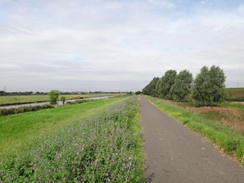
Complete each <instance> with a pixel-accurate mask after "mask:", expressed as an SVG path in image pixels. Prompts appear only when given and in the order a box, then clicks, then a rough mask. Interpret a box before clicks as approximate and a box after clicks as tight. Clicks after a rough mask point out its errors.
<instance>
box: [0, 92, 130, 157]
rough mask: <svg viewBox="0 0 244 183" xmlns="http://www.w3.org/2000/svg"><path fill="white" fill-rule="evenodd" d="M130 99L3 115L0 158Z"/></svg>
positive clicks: (0, 134) (0, 125)
mask: <svg viewBox="0 0 244 183" xmlns="http://www.w3.org/2000/svg"><path fill="white" fill-rule="evenodd" d="M127 97H128V96H123V97H113V98H109V99H105V100H97V101H91V102H86V103H81V104H77V105H64V106H61V107H59V108H53V109H45V110H40V111H36V112H27V113H20V114H14V115H9V116H3V117H1V118H0V131H1V133H0V155H1V154H3V153H6V154H9V153H10V152H11V151H14V150H15V149H18V147H21V146H23V145H24V144H31V143H36V142H35V141H36V140H37V139H38V137H39V136H40V135H41V134H43V133H51V132H53V131H56V130H58V129H59V128H61V127H63V126H66V125H69V124H71V123H73V122H74V121H76V120H80V119H82V118H84V117H87V116H89V115H92V114H94V113H96V112H98V111H100V110H102V109H103V108H106V107H108V106H110V105H112V104H115V103H117V102H119V101H121V100H123V99H125V98H127Z"/></svg>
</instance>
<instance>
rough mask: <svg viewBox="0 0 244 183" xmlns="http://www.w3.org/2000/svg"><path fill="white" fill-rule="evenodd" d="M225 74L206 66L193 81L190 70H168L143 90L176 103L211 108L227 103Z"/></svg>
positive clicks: (214, 67)
mask: <svg viewBox="0 0 244 183" xmlns="http://www.w3.org/2000/svg"><path fill="white" fill-rule="evenodd" d="M225 78H226V77H225V74H224V71H223V70H222V69H221V68H219V67H217V66H214V65H213V66H212V67H211V68H208V67H207V66H204V67H202V68H201V71H200V73H199V74H198V75H197V76H196V78H195V79H193V76H192V74H191V73H190V72H189V71H188V70H183V71H180V72H179V73H178V74H177V72H176V71H175V70H168V71H166V72H165V74H164V75H163V76H162V77H161V78H160V77H154V78H153V79H152V81H151V82H150V83H149V84H148V85H147V86H146V87H144V88H143V90H142V93H143V94H144V95H150V96H153V97H158V98H163V99H167V100H174V101H186V100H192V101H193V103H194V105H196V106H210V105H213V104H214V103H220V102H224V101H225Z"/></svg>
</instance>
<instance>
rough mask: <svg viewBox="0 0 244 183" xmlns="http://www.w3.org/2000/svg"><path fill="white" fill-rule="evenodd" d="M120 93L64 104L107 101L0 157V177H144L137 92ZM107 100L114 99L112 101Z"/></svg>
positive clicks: (104, 179) (140, 179)
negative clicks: (26, 145) (33, 141)
mask: <svg viewBox="0 0 244 183" xmlns="http://www.w3.org/2000/svg"><path fill="white" fill-rule="evenodd" d="M123 98H125V97H123ZM121 99H122V98H120V99H117V100H116V99H115V98H113V99H107V100H103V101H93V102H88V103H84V104H79V105H76V106H67V107H77V106H79V107H78V108H82V105H85V107H86V109H87V107H88V106H89V105H91V104H92V105H93V106H97V105H98V103H100V105H102V104H101V103H104V102H105V103H106V104H107V106H108V105H109V106H110V107H109V108H107V109H106V110H103V111H102V112H101V107H100V113H98V112H96V115H93V116H92V117H91V116H89V118H86V119H84V118H83V120H78V121H77V122H73V123H69V124H70V125H68V126H65V127H62V128H60V129H59V130H56V131H55V132H52V133H51V134H49V135H45V136H44V137H42V140H41V141H40V142H39V143H37V144H35V145H33V146H29V147H26V149H22V150H20V151H19V152H15V153H14V154H12V155H8V156H7V157H6V158H4V159H3V160H2V161H0V163H1V166H0V167H1V168H0V181H3V182H15V181H17V182H110V181H111V182H145V180H144V178H143V146H142V133H141V125H140V112H139V102H138V99H137V98H136V97H130V98H129V99H127V100H121ZM109 100H110V102H109ZM118 101H120V102H118ZM121 101H122V102H121ZM116 102H117V103H116ZM111 103H116V104H115V105H113V106H112V107H111ZM105 106H106V105H104V104H103V106H102V108H104V107H105ZM97 107H98V106H97ZM63 109H65V111H67V110H68V109H67V108H66V107H63V108H58V109H51V110H53V111H55V110H60V111H56V114H60V115H61V114H62V113H63V111H62V110H63ZM90 110H92V111H93V109H90ZM90 110H89V111H90ZM80 111H81V113H82V110H80ZM39 112H43V111H39ZM47 112H48V111H46V113H47ZM76 112H77V111H76ZM33 113H37V112H33ZM65 113H66V112H65ZM89 113H91V112H89ZM22 115H23V114H22ZM43 115H44V114H43ZM46 115H47V114H46ZM49 115H50V114H49ZM49 115H47V116H49ZM47 120H49V123H50V122H52V120H50V119H47Z"/></svg>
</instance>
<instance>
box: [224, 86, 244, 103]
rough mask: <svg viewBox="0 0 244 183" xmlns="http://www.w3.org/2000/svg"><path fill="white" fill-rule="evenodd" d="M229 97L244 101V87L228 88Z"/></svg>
mask: <svg viewBox="0 0 244 183" xmlns="http://www.w3.org/2000/svg"><path fill="white" fill-rule="evenodd" d="M226 93H227V99H228V100H231V101H243V102H244V88H226Z"/></svg>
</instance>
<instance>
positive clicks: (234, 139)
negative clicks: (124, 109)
mask: <svg viewBox="0 0 244 183" xmlns="http://www.w3.org/2000/svg"><path fill="white" fill-rule="evenodd" d="M147 98H148V99H149V100H150V101H151V102H152V103H153V104H155V105H156V106H157V107H159V108H160V109H161V110H163V111H164V112H165V113H167V114H169V115H170V116H172V117H173V118H175V119H176V120H178V121H180V122H182V123H183V124H184V125H186V126H188V127H190V128H191V129H193V130H194V131H196V132H198V133H200V134H202V135H204V136H206V137H207V138H208V139H209V140H210V141H212V142H213V143H215V144H216V145H217V146H218V147H219V148H220V149H223V151H224V152H225V153H227V154H229V155H231V156H232V157H235V158H236V159H237V160H238V161H239V162H240V163H241V164H243V165H244V135H243V134H242V133H241V131H240V130H235V129H233V128H229V127H227V126H225V125H223V124H221V123H220V122H218V121H217V120H211V119H210V118H211V116H214V117H215V118H216V114H217V113H214V112H212V113H205V114H200V113H198V112H197V111H196V110H195V111H192V110H188V109H187V108H185V109H184V108H183V107H180V106H177V105H176V103H171V102H169V101H164V100H161V99H157V98H152V97H149V96H147ZM198 109H201V108H198ZM241 112H242V118H241V119H243V117H244V115H243V110H242V111H241ZM217 115H218V114H217ZM219 117H220V118H221V117H222V116H219ZM242 125H243V121H242Z"/></svg>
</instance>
